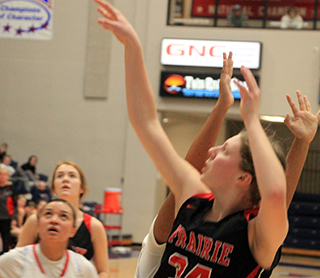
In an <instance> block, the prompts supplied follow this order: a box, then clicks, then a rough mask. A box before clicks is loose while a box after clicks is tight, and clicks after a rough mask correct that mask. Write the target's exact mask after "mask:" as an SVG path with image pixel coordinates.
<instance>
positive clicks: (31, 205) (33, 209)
mask: <svg viewBox="0 0 320 278" xmlns="http://www.w3.org/2000/svg"><path fill="white" fill-rule="evenodd" d="M25 212H26V213H25V215H24V218H23V224H24V223H25V222H26V221H27V219H28V218H29V217H30V216H31V215H33V214H37V204H36V203H35V202H33V201H31V200H28V201H27V205H26V207H25Z"/></svg>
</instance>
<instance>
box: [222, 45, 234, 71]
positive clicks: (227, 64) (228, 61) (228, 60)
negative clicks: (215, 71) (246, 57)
mask: <svg viewBox="0 0 320 278" xmlns="http://www.w3.org/2000/svg"><path fill="white" fill-rule="evenodd" d="M222 72H224V73H227V74H229V75H230V77H232V74H233V60H232V52H231V51H230V52H229V55H228V57H227V53H225V52H223V68H222Z"/></svg>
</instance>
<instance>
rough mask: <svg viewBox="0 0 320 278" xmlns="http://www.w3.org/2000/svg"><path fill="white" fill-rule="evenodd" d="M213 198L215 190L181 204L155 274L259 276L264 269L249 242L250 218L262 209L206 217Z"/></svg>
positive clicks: (207, 276)
mask: <svg viewBox="0 0 320 278" xmlns="http://www.w3.org/2000/svg"><path fill="white" fill-rule="evenodd" d="M213 202H214V197H213V194H210V193H209V194H198V195H195V196H193V197H191V198H190V199H188V200H187V201H186V202H185V203H184V204H183V205H182V206H181V208H180V210H179V212H178V215H177V217H176V219H175V222H174V226H173V229H172V231H171V234H170V236H169V239H168V241H167V246H166V250H165V252H164V255H163V257H162V261H161V265H160V267H159V270H158V272H157V273H156V275H155V276H154V277H157V278H160V277H161V278H164V277H181V278H182V277H188V278H197V277H201V278H209V277H224V278H226V277H232V278H234V277H237V278H242V277H243V278H245V277H248V278H249V277H250V278H255V277H259V275H260V274H261V272H262V271H263V269H262V268H261V267H260V266H259V265H258V264H257V262H256V261H255V259H254V258H253V256H252V254H251V251H250V247H249V242H248V221H249V220H250V219H251V218H253V217H255V216H256V215H257V213H258V209H252V210H246V211H240V212H237V213H234V214H231V215H229V216H227V217H225V218H224V219H222V220H220V221H218V222H211V221H205V220H204V219H203V218H204V215H205V214H206V213H207V212H208V210H209V209H210V208H211V207H212V205H213Z"/></svg>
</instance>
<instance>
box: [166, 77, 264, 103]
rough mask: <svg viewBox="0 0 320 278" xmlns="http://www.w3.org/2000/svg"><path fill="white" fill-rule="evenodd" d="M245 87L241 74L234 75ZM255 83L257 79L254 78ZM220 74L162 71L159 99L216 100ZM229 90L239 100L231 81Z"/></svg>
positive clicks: (236, 89) (237, 91) (238, 91)
mask: <svg viewBox="0 0 320 278" xmlns="http://www.w3.org/2000/svg"><path fill="white" fill-rule="evenodd" d="M234 77H236V78H237V79H239V80H240V82H242V85H243V86H245V87H247V84H246V82H245V81H244V79H243V77H242V75H241V74H239V75H234ZM255 78H256V80H257V82H258V81H259V77H258V76H255ZM219 84H220V74H212V73H208V74H205V73H182V72H172V71H162V72H161V80H160V96H161V97H178V98H205V99H210V98H213V99H217V98H218V97H219ZM231 90H232V94H233V96H234V98H235V99H236V100H239V99H240V90H239V88H238V86H237V85H236V84H235V83H234V79H233V78H232V79H231Z"/></svg>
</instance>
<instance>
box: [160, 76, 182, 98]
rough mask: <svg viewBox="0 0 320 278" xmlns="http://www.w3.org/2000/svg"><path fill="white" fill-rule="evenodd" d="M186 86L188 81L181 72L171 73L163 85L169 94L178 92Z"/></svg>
mask: <svg viewBox="0 0 320 278" xmlns="http://www.w3.org/2000/svg"><path fill="white" fill-rule="evenodd" d="M185 86H186V81H185V80H184V78H183V76H181V75H179V74H172V75H169V76H168V78H167V79H166V80H165V81H164V84H163V87H164V89H165V90H166V92H167V93H169V94H178V93H180V92H181V90H182V89H183V88H185Z"/></svg>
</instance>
